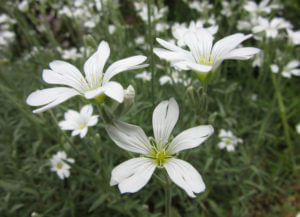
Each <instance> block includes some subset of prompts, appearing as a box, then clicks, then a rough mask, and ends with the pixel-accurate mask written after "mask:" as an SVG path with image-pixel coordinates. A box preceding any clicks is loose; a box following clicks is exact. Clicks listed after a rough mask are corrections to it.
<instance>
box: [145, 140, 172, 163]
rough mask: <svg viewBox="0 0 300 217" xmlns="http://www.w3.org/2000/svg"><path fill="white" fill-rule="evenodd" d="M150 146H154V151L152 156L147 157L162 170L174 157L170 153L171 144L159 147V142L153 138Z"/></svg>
mask: <svg viewBox="0 0 300 217" xmlns="http://www.w3.org/2000/svg"><path fill="white" fill-rule="evenodd" d="M150 144H151V146H152V150H151V153H150V155H149V156H147V157H149V158H151V159H152V160H153V161H154V163H155V164H156V165H157V166H158V167H161V168H162V167H163V166H164V164H165V163H166V162H167V160H168V159H169V158H172V157H173V156H172V155H171V153H170V152H169V151H168V145H169V143H166V144H164V145H158V144H157V142H156V141H155V140H154V139H153V138H151V139H150Z"/></svg>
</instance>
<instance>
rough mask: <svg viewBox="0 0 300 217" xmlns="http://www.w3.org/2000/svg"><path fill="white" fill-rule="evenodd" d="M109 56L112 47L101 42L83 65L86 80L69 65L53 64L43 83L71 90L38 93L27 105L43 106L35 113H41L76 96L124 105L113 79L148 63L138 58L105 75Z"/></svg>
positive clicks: (113, 67) (119, 63) (117, 64)
mask: <svg viewBox="0 0 300 217" xmlns="http://www.w3.org/2000/svg"><path fill="white" fill-rule="evenodd" d="M109 55H110V48H109V45H108V43H107V42H105V41H102V42H101V43H100V44H99V46H98V50H97V51H96V52H95V53H94V54H92V55H91V56H90V57H89V58H88V60H87V61H86V62H85V64H84V73H85V77H83V75H82V74H81V72H80V71H79V70H78V69H77V68H76V67H75V66H73V65H72V64H70V63H67V62H64V61H59V60H55V61H53V62H51V63H50V64H49V66H50V68H51V69H44V71H43V80H44V81H45V82H47V83H48V84H60V85H65V86H68V87H54V88H47V89H43V90H37V91H35V92H33V93H31V94H30V95H29V96H28V97H27V100H26V103H27V104H28V105H31V106H42V107H41V108H39V109H36V110H34V111H33V112H34V113H39V112H43V111H46V110H48V109H50V108H53V107H55V106H57V105H58V104H60V103H63V102H64V101H66V100H68V99H69V98H71V97H73V96H76V95H81V96H83V97H85V98H86V99H95V100H96V101H101V100H103V98H104V97H105V96H108V97H110V98H112V99H113V100H116V101H117V102H119V103H121V102H123V98H124V91H123V87H122V86H121V84H119V83H118V82H115V81H110V79H111V78H112V77H113V76H115V75H117V74H119V73H120V72H123V71H127V70H132V69H138V68H142V67H145V66H147V65H140V64H141V63H143V62H144V61H145V60H146V57H145V56H142V55H138V56H133V57H128V58H125V59H121V60H119V61H117V62H114V63H113V64H111V65H110V66H109V67H108V68H107V69H106V71H105V73H104V74H103V68H104V65H105V63H106V61H107V59H108V57H109Z"/></svg>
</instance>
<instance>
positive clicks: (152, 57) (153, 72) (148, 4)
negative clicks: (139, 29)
mask: <svg viewBox="0 0 300 217" xmlns="http://www.w3.org/2000/svg"><path fill="white" fill-rule="evenodd" d="M147 9H148V42H149V45H150V46H149V53H150V67H151V85H152V87H151V89H152V105H153V107H154V106H155V105H154V103H155V102H154V95H155V90H154V86H155V85H154V80H155V71H154V64H155V63H154V55H153V38H152V21H151V0H147Z"/></svg>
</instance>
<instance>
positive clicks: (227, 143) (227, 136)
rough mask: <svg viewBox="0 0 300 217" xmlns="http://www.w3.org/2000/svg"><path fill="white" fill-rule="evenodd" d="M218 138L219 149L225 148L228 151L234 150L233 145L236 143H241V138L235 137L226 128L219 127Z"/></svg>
mask: <svg viewBox="0 0 300 217" xmlns="http://www.w3.org/2000/svg"><path fill="white" fill-rule="evenodd" d="M219 138H220V139H221V141H220V142H219V144H218V146H219V148H220V149H224V148H226V150H227V151H228V152H233V151H235V147H236V146H237V144H238V143H242V142H243V140H242V139H240V138H237V137H236V136H235V135H233V133H232V132H231V131H230V130H228V131H226V130H224V129H221V130H220V133H219Z"/></svg>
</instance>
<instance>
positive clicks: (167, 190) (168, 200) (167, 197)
mask: <svg viewBox="0 0 300 217" xmlns="http://www.w3.org/2000/svg"><path fill="white" fill-rule="evenodd" d="M165 176H166V185H165V213H166V217H171V204H172V191H171V182H170V178H169V176H168V174H167V172H165Z"/></svg>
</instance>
